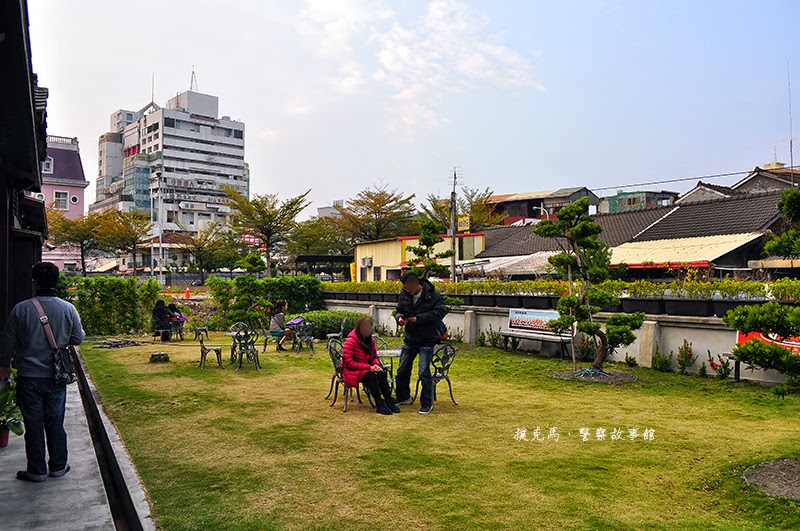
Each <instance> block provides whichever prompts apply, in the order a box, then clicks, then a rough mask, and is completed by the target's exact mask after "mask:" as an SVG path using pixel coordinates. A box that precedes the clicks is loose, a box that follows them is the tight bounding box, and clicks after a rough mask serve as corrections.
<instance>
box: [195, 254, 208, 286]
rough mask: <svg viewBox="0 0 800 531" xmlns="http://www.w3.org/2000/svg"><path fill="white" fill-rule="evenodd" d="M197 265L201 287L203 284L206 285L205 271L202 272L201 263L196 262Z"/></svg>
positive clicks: (200, 261) (199, 261)
mask: <svg viewBox="0 0 800 531" xmlns="http://www.w3.org/2000/svg"><path fill="white" fill-rule="evenodd" d="M197 265H198V267H199V268H200V285H201V286H202V285H203V284H205V283H206V276H205V271H204V270H203V261H202V260H198V261H197Z"/></svg>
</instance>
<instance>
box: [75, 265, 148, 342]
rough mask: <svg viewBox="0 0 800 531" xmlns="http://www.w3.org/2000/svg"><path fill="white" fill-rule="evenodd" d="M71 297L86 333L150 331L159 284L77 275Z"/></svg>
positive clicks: (104, 333)
mask: <svg viewBox="0 0 800 531" xmlns="http://www.w3.org/2000/svg"><path fill="white" fill-rule="evenodd" d="M74 284H75V292H74V294H72V296H71V297H70V298H71V300H72V302H73V304H75V307H76V308H77V310H78V313H79V314H80V316H81V322H82V323H83V328H84V330H86V333H87V334H89V335H112V334H126V333H129V332H130V331H132V330H133V331H142V330H150V328H151V327H152V323H151V321H152V311H153V306H155V303H156V300H157V299H158V294H159V290H160V288H159V285H158V282H157V281H156V280H155V279H154V278H149V279H147V280H146V281H144V283H143V284H142V285H137V284H138V281H137V279H135V278H119V277H96V278H83V277H80V278H76V279H75V280H74Z"/></svg>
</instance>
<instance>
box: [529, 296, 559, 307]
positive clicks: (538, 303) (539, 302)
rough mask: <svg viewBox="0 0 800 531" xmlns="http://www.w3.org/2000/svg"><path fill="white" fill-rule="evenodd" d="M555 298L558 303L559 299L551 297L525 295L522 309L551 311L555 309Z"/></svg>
mask: <svg viewBox="0 0 800 531" xmlns="http://www.w3.org/2000/svg"><path fill="white" fill-rule="evenodd" d="M554 298H555V300H556V302H558V298H556V297H551V296H550V295H523V296H522V307H523V308H527V309H528V310H550V309H552V308H553V301H552V299H554Z"/></svg>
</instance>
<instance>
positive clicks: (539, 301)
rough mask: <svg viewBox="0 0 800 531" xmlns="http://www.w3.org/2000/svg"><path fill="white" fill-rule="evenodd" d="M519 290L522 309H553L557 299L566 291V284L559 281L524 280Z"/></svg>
mask: <svg viewBox="0 0 800 531" xmlns="http://www.w3.org/2000/svg"><path fill="white" fill-rule="evenodd" d="M521 288H522V292H523V294H522V301H521V302H522V307H523V308H528V309H536V310H549V309H555V307H556V305H557V304H558V299H560V298H561V297H562V296H563V295H565V294H566V293H567V289H568V288H567V285H566V283H564V282H562V281H559V280H526V281H523V282H522V285H521Z"/></svg>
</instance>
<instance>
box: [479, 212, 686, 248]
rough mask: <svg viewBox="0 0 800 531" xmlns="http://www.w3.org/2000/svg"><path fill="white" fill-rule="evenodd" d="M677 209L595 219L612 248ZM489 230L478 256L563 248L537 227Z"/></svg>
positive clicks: (603, 237) (622, 214)
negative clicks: (535, 231) (539, 232)
mask: <svg viewBox="0 0 800 531" xmlns="http://www.w3.org/2000/svg"><path fill="white" fill-rule="evenodd" d="M673 208H675V207H674V206H668V207H655V208H647V209H641V210H630V211H625V212H615V213H613V214H598V215H596V216H594V220H595V221H596V222H597V223H598V224H599V225H600V226H601V227H603V232H602V233H601V234H600V239H601V240H602V241H604V242H606V243H607V244H608V245H609V246H610V247H614V246H616V245H620V244H622V243H624V242H627V241H630V240H632V239H633V238H634V237H635V236H636V235H637V234H639V233H640V232H642V231H644V230H645V229H647V228H648V227H649V226H650V225H652V224H653V223H655V222H656V221H657V220H659V219H660V218H662V217H664V216H665V215H666V214H667V213H668V212H669V211H670V210H672V209H673ZM485 232H486V240H485V244H486V247H485V250H484V251H483V252H481V253H479V254H478V258H495V257H500V256H521V255H530V254H533V253H537V252H542V251H559V250H560V247H559V246H558V243H557V242H556V241H555V240H552V239H549V238H542V237H540V236H537V235H536V234H534V233H533V227H532V226H530V225H526V226H522V227H498V228H492V229H486V231H485Z"/></svg>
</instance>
